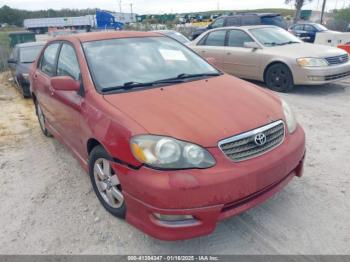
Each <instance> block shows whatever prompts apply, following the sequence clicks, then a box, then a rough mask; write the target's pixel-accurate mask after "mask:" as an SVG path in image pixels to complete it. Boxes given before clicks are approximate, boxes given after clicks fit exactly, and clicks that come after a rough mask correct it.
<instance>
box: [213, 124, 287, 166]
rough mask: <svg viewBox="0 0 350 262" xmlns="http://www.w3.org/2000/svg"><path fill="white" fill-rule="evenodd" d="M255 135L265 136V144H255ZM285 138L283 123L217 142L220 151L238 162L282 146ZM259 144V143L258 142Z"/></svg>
mask: <svg viewBox="0 0 350 262" xmlns="http://www.w3.org/2000/svg"><path fill="white" fill-rule="evenodd" d="M257 135H259V136H261V135H262V136H263V137H264V136H265V138H266V142H265V143H263V144H262V143H260V144H259V143H257V142H256V138H257ZM284 136H285V125H284V122H283V121H277V122H274V123H271V124H269V125H267V126H263V127H260V128H258V129H254V130H252V131H249V132H246V133H243V134H240V135H237V136H233V137H230V138H227V139H224V140H222V141H220V142H219V148H220V149H221V151H222V152H223V153H224V154H225V155H226V156H227V157H228V158H229V159H231V160H232V161H234V162H240V161H244V160H247V159H250V158H253V157H257V156H260V155H262V154H265V153H266V152H268V151H270V150H272V149H274V148H276V147H277V146H279V145H280V144H282V142H283V140H284ZM258 142H259V141H258Z"/></svg>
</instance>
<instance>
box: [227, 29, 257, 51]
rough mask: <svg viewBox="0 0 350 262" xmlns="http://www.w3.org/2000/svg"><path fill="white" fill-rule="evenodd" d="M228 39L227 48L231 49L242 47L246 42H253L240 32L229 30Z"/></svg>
mask: <svg viewBox="0 0 350 262" xmlns="http://www.w3.org/2000/svg"><path fill="white" fill-rule="evenodd" d="M229 32H230V33H229V37H228V46H231V47H244V43H246V42H254V40H253V39H252V38H251V37H250V36H249V35H248V34H247V33H246V32H243V31H241V30H230V31H229Z"/></svg>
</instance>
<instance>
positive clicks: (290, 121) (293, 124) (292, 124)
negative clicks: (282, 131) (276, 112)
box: [282, 100, 298, 134]
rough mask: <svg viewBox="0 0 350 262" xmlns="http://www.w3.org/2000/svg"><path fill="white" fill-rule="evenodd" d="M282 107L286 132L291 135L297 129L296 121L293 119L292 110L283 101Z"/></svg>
mask: <svg viewBox="0 0 350 262" xmlns="http://www.w3.org/2000/svg"><path fill="white" fill-rule="evenodd" d="M282 107H283V113H284V116H285V118H286V122H287V127H288V131H289V133H290V134H292V133H293V132H294V131H295V129H296V128H297V125H298V122H297V119H296V117H295V114H294V112H293V110H292V109H291V108H290V106H289V105H288V104H287V102H286V101H284V100H282Z"/></svg>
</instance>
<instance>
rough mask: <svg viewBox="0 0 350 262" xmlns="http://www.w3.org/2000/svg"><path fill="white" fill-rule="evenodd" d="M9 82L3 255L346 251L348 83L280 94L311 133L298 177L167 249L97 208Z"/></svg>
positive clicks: (1, 137)
mask: <svg viewBox="0 0 350 262" xmlns="http://www.w3.org/2000/svg"><path fill="white" fill-rule="evenodd" d="M8 78H9V75H8V74H1V75H0V253H1V254H191V253H196V254H350V134H349V131H350V82H349V83H345V82H343V83H339V84H332V85H327V86H317V87H298V88H296V90H295V91H294V92H293V93H291V94H283V95H282V96H283V97H284V98H285V99H286V100H287V101H288V102H290V104H291V105H292V106H293V107H294V109H295V111H296V113H297V115H298V119H299V122H300V123H301V124H302V125H303V127H304V128H305V131H306V134H307V159H306V166H305V174H304V177H303V178H295V179H294V180H293V181H292V182H291V183H290V184H289V185H288V186H287V187H286V188H285V189H284V190H283V191H282V192H281V193H279V194H277V195H276V196H275V197H273V198H272V199H270V200H269V201H268V202H266V203H265V204H263V205H261V206H259V207H257V208H254V209H252V210H250V211H248V212H246V213H244V214H242V215H239V216H237V217H234V218H231V219H229V220H226V221H224V222H222V223H219V224H218V226H217V229H216V231H215V232H214V233H213V234H212V235H210V236H206V237H202V238H197V239H193V240H187V241H178V242H163V241H158V240H155V239H152V238H151V237H148V236H146V235H144V234H143V233H141V232H139V231H138V230H137V229H135V228H134V227H132V226H130V225H128V224H127V223H125V222H124V221H122V220H119V219H116V218H114V217H112V216H111V215H109V214H108V213H107V212H106V211H105V210H104V209H103V207H102V206H101V205H100V204H99V202H98V200H97V198H96V197H95V195H94V192H93V191H92V188H91V185H90V181H89V178H88V175H87V174H86V173H85V172H84V171H83V169H82V168H81V167H80V166H79V164H78V162H77V161H76V160H75V159H74V158H73V157H72V155H71V153H70V152H69V151H68V150H67V149H66V148H65V147H63V146H62V145H61V144H59V143H58V142H57V141H56V140H55V139H54V138H46V137H44V136H43V135H42V134H41V132H40V129H39V126H38V124H37V121H36V117H35V114H34V108H33V105H32V102H31V100H24V99H22V98H21V96H20V94H19V92H18V91H17V90H16V89H15V88H14V87H13V86H12V85H11V84H9V83H8Z"/></svg>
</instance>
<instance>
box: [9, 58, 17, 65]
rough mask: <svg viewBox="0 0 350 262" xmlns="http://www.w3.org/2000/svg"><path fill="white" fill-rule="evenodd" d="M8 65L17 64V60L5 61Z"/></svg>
mask: <svg viewBox="0 0 350 262" xmlns="http://www.w3.org/2000/svg"><path fill="white" fill-rule="evenodd" d="M7 63H8V64H17V60H16V59H14V58H10V59H9V60H7Z"/></svg>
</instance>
